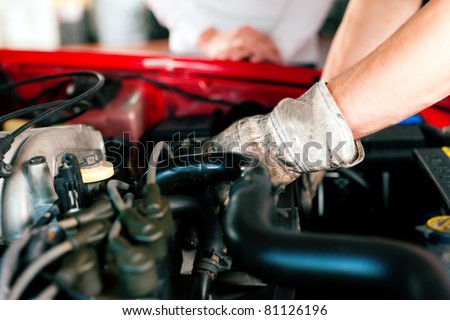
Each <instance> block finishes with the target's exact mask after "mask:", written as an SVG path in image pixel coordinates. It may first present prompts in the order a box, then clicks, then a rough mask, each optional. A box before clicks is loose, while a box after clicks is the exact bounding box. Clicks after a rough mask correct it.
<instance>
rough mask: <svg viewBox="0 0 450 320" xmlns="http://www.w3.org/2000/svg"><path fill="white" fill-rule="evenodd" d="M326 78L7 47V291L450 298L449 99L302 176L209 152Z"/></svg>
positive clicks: (3, 118) (1, 209)
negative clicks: (341, 160) (284, 178)
mask: <svg viewBox="0 0 450 320" xmlns="http://www.w3.org/2000/svg"><path fill="white" fill-rule="evenodd" d="M319 78H320V71H319V70H315V69H312V68H303V67H287V66H276V65H270V64H252V63H247V62H237V63H236V62H217V61H209V60H196V59H186V58H177V57H170V56H151V57H148V56H140V55H130V54H107V53H93V52H75V51H60V52H29V51H7V50H5V51H0V104H1V106H2V107H1V109H0V110H1V111H0V124H1V125H2V131H1V132H0V196H1V204H0V263H1V267H0V268H1V269H0V297H1V298H2V299H14V300H15V299H163V300H165V299H202V300H209V299H214V300H224V299H265V300H270V299H276V300H280V299H286V300H289V299H448V298H450V280H449V275H450V223H448V222H449V221H450V217H449V209H450V201H449V200H450V197H449V195H450V180H448V181H447V177H449V179H450V174H448V173H450V151H448V149H446V148H445V146H446V145H448V144H449V140H450V139H449V138H450V136H449V135H448V132H447V128H448V127H450V121H447V122H446V119H447V120H448V119H449V118H450V117H449V115H450V112H448V111H447V105H446V102H445V101H443V102H441V104H440V105H437V106H434V107H432V108H430V109H429V110H426V111H424V113H422V114H421V115H417V116H415V117H412V118H410V119H408V121H406V122H404V123H401V124H398V125H396V126H393V127H391V128H387V129H385V130H383V131H382V132H379V133H377V134H374V135H372V136H369V137H366V138H364V139H363V144H364V147H365V150H366V160H365V161H364V162H363V163H361V164H360V165H358V166H356V167H354V168H350V169H339V170H335V171H330V172H326V173H312V174H308V175H304V176H302V177H301V178H299V179H298V180H297V181H295V182H294V183H292V184H291V185H288V186H286V187H284V186H273V185H272V184H271V181H270V177H269V175H268V171H267V169H266V168H265V167H264V166H263V165H262V164H261V163H260V162H259V161H258V159H255V158H252V157H250V156H248V155H246V156H244V155H241V154H238V153H221V152H212V151H211V150H209V149H207V148H204V144H205V142H207V141H208V140H209V139H210V138H211V137H213V136H214V135H215V134H217V133H219V132H221V131H222V130H224V129H225V128H227V127H228V126H229V125H230V124H232V123H233V122H234V121H236V120H238V119H241V118H243V117H247V116H251V115H255V114H264V113H268V112H270V110H271V109H272V108H273V107H274V106H275V105H276V104H277V102H278V101H280V100H281V99H283V98H286V97H292V98H295V97H298V96H300V95H301V94H302V93H304V92H305V91H306V90H307V89H308V88H309V87H310V86H311V85H312V84H313V83H314V82H315V81H317V80H318V79H319ZM447 112H448V113H449V114H448V115H447ZM436 113H438V114H436ZM447 189H448V190H447Z"/></svg>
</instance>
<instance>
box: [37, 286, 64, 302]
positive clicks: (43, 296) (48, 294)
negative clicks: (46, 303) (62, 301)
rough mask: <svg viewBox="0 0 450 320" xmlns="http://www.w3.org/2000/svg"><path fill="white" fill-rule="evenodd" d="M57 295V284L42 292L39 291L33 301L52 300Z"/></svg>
mask: <svg viewBox="0 0 450 320" xmlns="http://www.w3.org/2000/svg"><path fill="white" fill-rule="evenodd" d="M58 293H59V287H58V285H57V284H54V283H52V284H50V285H48V286H47V287H46V288H45V289H44V290H42V291H41V293H39V294H38V295H37V296H35V297H34V298H33V300H52V299H53V298H55V296H56V295H57V294H58Z"/></svg>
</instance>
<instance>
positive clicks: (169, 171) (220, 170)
mask: <svg viewBox="0 0 450 320" xmlns="http://www.w3.org/2000/svg"><path fill="white" fill-rule="evenodd" d="M168 161H169V163H166V164H165V165H164V167H163V168H162V169H161V170H159V171H158V173H157V175H156V182H157V183H158V185H159V187H160V188H161V192H162V193H168V192H170V191H172V190H174V189H176V188H179V187H182V186H186V185H195V184H200V183H206V182H212V181H215V182H219V181H226V180H232V181H234V180H236V179H237V178H238V177H239V175H240V174H241V170H240V168H241V167H242V166H246V165H254V161H255V160H253V159H251V158H248V157H245V156H243V155H240V154H237V153H204V154H197V155H189V156H180V157H175V158H172V159H169V160H168Z"/></svg>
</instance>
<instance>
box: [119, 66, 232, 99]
mask: <svg viewBox="0 0 450 320" xmlns="http://www.w3.org/2000/svg"><path fill="white" fill-rule="evenodd" d="M119 77H120V78H123V79H126V78H129V79H139V80H143V81H145V82H147V83H149V84H152V85H154V86H155V87H157V88H160V89H162V90H166V91H171V92H175V93H177V94H179V95H181V96H184V97H186V98H189V99H192V100H197V101H203V102H209V103H213V104H220V105H224V106H228V107H235V106H236V103H234V102H232V101H229V100H224V99H211V98H209V97H205V96H202V95H200V94H196V93H193V92H189V91H185V90H183V89H180V88H178V87H176V86H171V85H168V84H165V83H163V82H159V81H157V80H154V79H150V78H148V77H144V76H141V75H137V74H136V75H135V74H122V75H120V76H119Z"/></svg>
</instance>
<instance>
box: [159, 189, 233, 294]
mask: <svg viewBox="0 0 450 320" xmlns="http://www.w3.org/2000/svg"><path fill="white" fill-rule="evenodd" d="M166 199H167V201H168V202H169V205H170V208H171V210H172V213H173V216H174V218H175V219H177V218H182V217H185V216H186V215H187V214H188V215H189V218H191V219H193V221H194V225H195V229H196V230H197V233H198V239H199V243H198V246H197V253H196V257H195V261H194V266H193V271H192V281H191V288H190V290H189V292H190V296H189V298H191V299H196V300H207V299H209V293H210V292H209V290H210V288H211V284H212V282H213V280H214V279H215V277H216V276H217V273H218V272H219V269H220V268H221V267H223V266H221V264H220V263H221V261H220V260H222V259H223V255H224V253H225V244H224V241H223V234H222V226H221V224H220V222H219V220H218V218H217V216H216V215H215V214H214V213H213V212H211V211H210V210H208V209H207V208H205V206H204V205H203V204H202V202H201V201H200V200H199V199H195V198H192V197H188V196H178V195H177V196H172V195H168V196H166Z"/></svg>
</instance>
